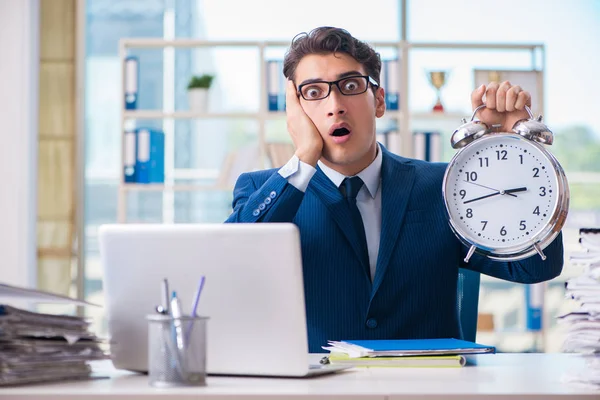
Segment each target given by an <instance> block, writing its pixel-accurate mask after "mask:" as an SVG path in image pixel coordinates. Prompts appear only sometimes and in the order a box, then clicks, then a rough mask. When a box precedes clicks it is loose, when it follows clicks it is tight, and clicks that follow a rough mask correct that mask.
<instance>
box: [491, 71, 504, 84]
mask: <svg viewBox="0 0 600 400" xmlns="http://www.w3.org/2000/svg"><path fill="white" fill-rule="evenodd" d="M488 82H498V83H500V82H502V74H501V73H500V71H490V72H488Z"/></svg>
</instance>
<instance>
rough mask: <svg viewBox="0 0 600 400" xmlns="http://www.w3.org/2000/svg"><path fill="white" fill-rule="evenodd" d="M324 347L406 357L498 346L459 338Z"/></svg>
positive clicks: (482, 351)
mask: <svg viewBox="0 0 600 400" xmlns="http://www.w3.org/2000/svg"><path fill="white" fill-rule="evenodd" d="M328 343H329V346H324V347H323V349H325V350H329V351H332V352H342V353H346V354H348V355H349V356H350V357H382V356H388V357H404V356H426V355H430V356H432V355H438V356H439V355H460V354H485V353H495V352H496V348H495V347H493V346H486V345H482V344H477V343H473V342H468V341H466V340H459V339H400V340H345V341H341V342H336V341H329V342H328Z"/></svg>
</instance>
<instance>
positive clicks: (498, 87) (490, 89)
mask: <svg viewBox="0 0 600 400" xmlns="http://www.w3.org/2000/svg"><path fill="white" fill-rule="evenodd" d="M484 95H485V99H484ZM484 102H485V108H482V109H481V110H479V111H478V113H477V114H478V116H479V119H480V120H481V121H483V122H485V123H486V124H487V125H488V126H490V127H491V126H492V125H500V128H498V129H497V130H498V131H500V132H511V131H512V128H513V126H514V125H515V123H517V121H519V120H521V119H527V118H529V114H528V113H527V111H526V110H525V105H527V106H529V107H531V94H530V93H529V92H528V91H525V90H523V89H521V87H520V86H518V85H515V86H513V85H511V83H510V82H508V81H505V82H502V83H500V84H498V82H490V83H489V84H488V85H487V87H486V86H485V85H481V86H480V87H478V88H477V89H475V90H474V91H473V92H472V93H471V105H472V106H473V110H475V108H477V107H478V106H480V105H482V104H484Z"/></svg>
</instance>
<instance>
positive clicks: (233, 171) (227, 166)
mask: <svg viewBox="0 0 600 400" xmlns="http://www.w3.org/2000/svg"><path fill="white" fill-rule="evenodd" d="M259 160H260V149H259V146H258V143H252V144H248V145H245V146H242V147H240V148H239V149H237V150H234V151H230V152H229V153H228V154H227V155H226V156H225V159H224V160H223V164H222V166H221V171H220V173H219V177H218V179H217V186H218V187H221V188H232V187H234V186H235V183H236V181H237V179H238V177H239V176H240V175H241V174H243V173H244V172H249V171H255V170H257V169H258V167H259Z"/></svg>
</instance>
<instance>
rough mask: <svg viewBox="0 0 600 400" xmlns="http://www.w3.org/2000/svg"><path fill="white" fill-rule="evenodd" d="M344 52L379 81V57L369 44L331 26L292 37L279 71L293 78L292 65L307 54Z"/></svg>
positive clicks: (293, 66)
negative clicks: (281, 70) (281, 68)
mask: <svg viewBox="0 0 600 400" xmlns="http://www.w3.org/2000/svg"><path fill="white" fill-rule="evenodd" d="M329 53H334V54H335V53H346V54H348V55H349V56H351V57H352V58H354V59H355V60H356V61H358V62H359V63H360V64H362V66H363V67H364V68H365V72H366V73H367V74H368V75H369V76H370V77H371V78H373V79H375V80H376V81H377V83H378V84H379V83H380V80H379V73H380V72H381V57H380V56H379V53H377V52H376V51H375V50H373V48H372V47H371V46H369V45H368V44H367V43H365V42H361V41H360V40H358V39H356V38H355V37H353V36H352V35H351V34H350V33H349V32H348V31H346V30H345V29H341V28H334V27H331V26H322V27H319V28H315V29H313V30H312V31H310V32H309V33H306V32H303V33H300V34H298V35H296V37H294V39H292V44H291V46H290V48H289V49H288V51H287V52H286V54H285V58H284V60H283V75H285V77H286V78H289V79H292V80H293V79H295V73H296V67H298V63H299V62H300V60H301V59H302V58H303V57H304V56H306V55H309V54H329Z"/></svg>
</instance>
